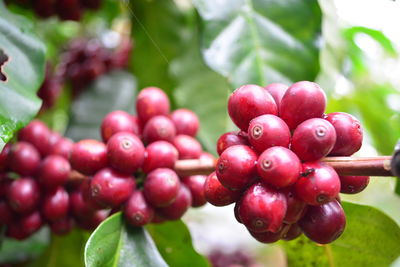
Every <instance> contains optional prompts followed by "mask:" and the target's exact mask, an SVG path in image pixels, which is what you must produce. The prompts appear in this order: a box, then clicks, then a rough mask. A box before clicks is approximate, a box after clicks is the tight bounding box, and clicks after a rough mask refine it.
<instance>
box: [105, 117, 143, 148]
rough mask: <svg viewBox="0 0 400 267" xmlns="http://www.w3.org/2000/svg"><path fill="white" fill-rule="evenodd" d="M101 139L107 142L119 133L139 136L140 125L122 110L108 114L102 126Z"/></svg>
mask: <svg viewBox="0 0 400 267" xmlns="http://www.w3.org/2000/svg"><path fill="white" fill-rule="evenodd" d="M100 129H101V130H100V131H101V137H102V138H103V141H104V142H107V141H108V140H109V139H110V138H111V136H113V135H114V134H115V133H118V132H130V133H134V134H136V135H138V134H139V125H137V124H136V123H135V121H134V120H133V119H132V116H131V115H130V114H129V113H127V112H125V111H122V110H116V111H112V112H110V113H108V114H107V115H106V116H105V117H104V119H103V122H102V123H101V126H100Z"/></svg>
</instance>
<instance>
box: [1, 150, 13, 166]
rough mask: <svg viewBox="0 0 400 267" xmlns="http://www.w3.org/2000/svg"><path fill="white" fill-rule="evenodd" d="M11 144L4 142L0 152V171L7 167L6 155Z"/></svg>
mask: <svg viewBox="0 0 400 267" xmlns="http://www.w3.org/2000/svg"><path fill="white" fill-rule="evenodd" d="M11 146H12V145H11V144H6V145H5V146H4V148H3V150H1V152H0V172H5V171H7V169H8V168H9V165H8V155H9V154H10V151H11Z"/></svg>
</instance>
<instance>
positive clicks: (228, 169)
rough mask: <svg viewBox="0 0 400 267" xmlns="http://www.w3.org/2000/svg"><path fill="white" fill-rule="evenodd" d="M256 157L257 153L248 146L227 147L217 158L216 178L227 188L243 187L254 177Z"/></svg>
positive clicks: (236, 188) (240, 188)
mask: <svg viewBox="0 0 400 267" xmlns="http://www.w3.org/2000/svg"><path fill="white" fill-rule="evenodd" d="M257 158H258V157H257V154H256V153H254V151H253V150H252V149H251V148H250V147H248V146H243V145H237V146H231V147H229V148H228V149H226V150H225V151H224V152H223V153H222V154H221V157H220V158H219V159H218V162H217V176H218V180H219V181H220V182H221V184H222V185H224V186H225V187H228V188H229V189H232V190H242V189H244V188H245V187H246V186H247V185H249V184H250V183H251V182H252V181H253V179H254V177H255V174H256V161H257Z"/></svg>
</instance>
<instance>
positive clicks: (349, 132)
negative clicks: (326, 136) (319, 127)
mask: <svg viewBox="0 0 400 267" xmlns="http://www.w3.org/2000/svg"><path fill="white" fill-rule="evenodd" d="M325 119H326V120H327V121H329V122H330V123H331V124H332V125H333V127H334V128H335V130H336V136H337V138H336V143H335V146H334V147H333V149H332V150H331V152H330V153H329V154H330V155H332V156H351V155H352V154H354V153H355V152H357V151H358V150H359V149H360V148H361V145H362V140H363V130H362V128H361V124H360V122H359V121H358V120H357V119H356V118H355V117H353V116H352V115H350V114H347V113H343V112H334V113H329V114H328V115H326V118H325Z"/></svg>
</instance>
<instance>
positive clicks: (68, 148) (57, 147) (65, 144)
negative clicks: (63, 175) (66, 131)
mask: <svg viewBox="0 0 400 267" xmlns="http://www.w3.org/2000/svg"><path fill="white" fill-rule="evenodd" d="M73 147H74V142H72V141H71V140H70V139H68V138H61V139H60V140H59V141H58V142H57V143H55V144H54V145H53V147H52V149H51V153H50V154H51V155H59V156H62V157H64V158H65V159H69V158H70V156H71V153H72V149H73Z"/></svg>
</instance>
